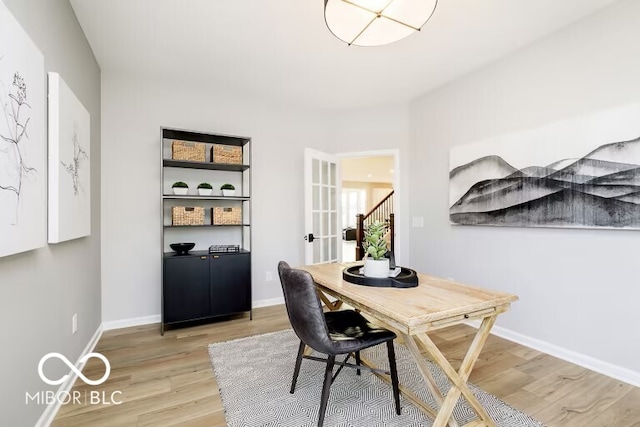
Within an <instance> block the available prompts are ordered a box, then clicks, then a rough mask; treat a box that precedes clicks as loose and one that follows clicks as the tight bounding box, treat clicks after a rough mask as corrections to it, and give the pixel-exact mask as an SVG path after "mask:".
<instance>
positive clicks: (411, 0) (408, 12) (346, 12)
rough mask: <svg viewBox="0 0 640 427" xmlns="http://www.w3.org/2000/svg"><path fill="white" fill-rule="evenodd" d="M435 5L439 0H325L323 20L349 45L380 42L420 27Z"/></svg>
mask: <svg viewBox="0 0 640 427" xmlns="http://www.w3.org/2000/svg"><path fill="white" fill-rule="evenodd" d="M437 5H438V0H324V20H325V22H326V23H327V27H328V28H329V30H330V31H331V32H332V33H333V35H334V36H336V37H337V38H339V39H340V40H342V41H344V42H346V43H347V44H349V45H354V46H382V45H385V44H389V43H393V42H395V41H398V40H401V39H403V38H405V37H408V36H410V35H411V34H413V33H415V32H416V31H420V28H422V26H423V25H424V24H426V23H427V21H429V19H430V18H431V16H432V15H433V12H435V10H436V6H437Z"/></svg>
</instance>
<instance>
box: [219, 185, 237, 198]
mask: <svg viewBox="0 0 640 427" xmlns="http://www.w3.org/2000/svg"><path fill="white" fill-rule="evenodd" d="M220 190H222V195H223V196H235V194H236V187H234V186H233V185H231V184H222V186H221V187H220Z"/></svg>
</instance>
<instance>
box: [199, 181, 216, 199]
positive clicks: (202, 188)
mask: <svg viewBox="0 0 640 427" xmlns="http://www.w3.org/2000/svg"><path fill="white" fill-rule="evenodd" d="M212 191H213V187H212V186H211V184H209V183H208V182H201V183H200V184H198V194H199V195H201V196H210V195H211V192H212Z"/></svg>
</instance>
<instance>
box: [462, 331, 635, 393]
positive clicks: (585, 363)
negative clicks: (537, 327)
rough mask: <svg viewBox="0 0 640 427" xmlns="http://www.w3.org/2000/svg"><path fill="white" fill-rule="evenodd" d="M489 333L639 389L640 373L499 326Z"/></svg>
mask: <svg viewBox="0 0 640 427" xmlns="http://www.w3.org/2000/svg"><path fill="white" fill-rule="evenodd" d="M467 324H468V325H469V326H473V327H474V328H478V327H479V326H480V322H479V321H473V322H468V323H467ZM491 333H492V334H494V335H497V336H499V337H501V338H504V339H507V340H509V341H513V342H516V343H518V344H522V345H524V346H527V347H529V348H533V349H534V350H538V351H541V352H543V353H546V354H548V355H551V356H555V357H557V358H559V359H562V360H566V361H567V362H571V363H574V364H576V365H578V366H582V367H583V368H587V369H589V370H591V371H594V372H598V373H600V374H603V375H606V376H608V377H611V378H614V379H616V380H619V381H622V382H625V383H627V384H631V385H632V386H635V387H640V372H635V371H632V370H631V369H627V368H623V367H621V366H617V365H613V364H611V363H608V362H604V361H602V360H600V359H596V358H594V357H591V356H586V355H584V354H581V353H577V352H575V351H572V350H568V349H566V348H564V347H560V346H558V345H555V344H551V343H549V342H546V341H543V340H539V339H537V338H532V337H529V336H527V335H523V334H521V333H518V332H514V331H512V330H510V329H507V328H503V327H501V326H494V327H493V329H491Z"/></svg>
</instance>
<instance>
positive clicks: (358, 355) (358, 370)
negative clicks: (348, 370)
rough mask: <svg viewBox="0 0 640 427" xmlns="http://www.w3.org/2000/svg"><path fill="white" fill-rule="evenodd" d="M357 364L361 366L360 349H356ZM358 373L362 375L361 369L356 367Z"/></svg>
mask: <svg viewBox="0 0 640 427" xmlns="http://www.w3.org/2000/svg"><path fill="white" fill-rule="evenodd" d="M356 365H358V366H360V351H356ZM356 375H360V369H356Z"/></svg>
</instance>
